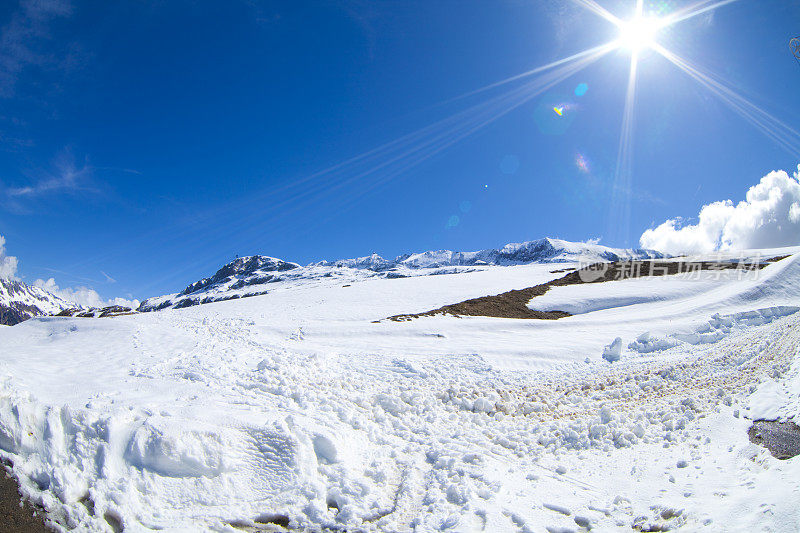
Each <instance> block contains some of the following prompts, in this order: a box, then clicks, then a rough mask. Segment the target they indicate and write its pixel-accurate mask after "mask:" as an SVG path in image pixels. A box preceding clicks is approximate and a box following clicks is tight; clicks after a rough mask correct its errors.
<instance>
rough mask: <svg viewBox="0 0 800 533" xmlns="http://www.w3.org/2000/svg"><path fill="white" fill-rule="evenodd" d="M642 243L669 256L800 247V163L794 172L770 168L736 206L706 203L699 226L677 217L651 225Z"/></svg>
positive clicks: (642, 238)
mask: <svg viewBox="0 0 800 533" xmlns="http://www.w3.org/2000/svg"><path fill="white" fill-rule="evenodd" d="M639 243H640V244H641V245H642V246H643V247H645V248H654V249H656V250H660V251H662V252H666V253H670V254H682V253H703V252H712V251H717V250H726V251H729V250H743V249H751V248H776V247H780V246H794V245H800V165H798V167H797V172H795V173H794V175H793V176H790V175H789V174H788V173H786V172H784V171H782V170H779V171H773V172H770V173H769V174H767V175H766V176H764V177H763V178H761V181H760V182H759V183H758V184H756V185H754V186H752V187H750V189H749V190H748V191H747V195H746V196H745V200H744V201H742V202H739V203H738V204H736V205H734V204H733V202H732V201H731V200H725V201H721V202H713V203H711V204H708V205H705V206H703V207H702V208H701V209H700V214H699V215H698V222H697V224H683V223H682V220H681V219H680V218H676V219H670V220H667V221H666V222H664V223H663V224H661V225H660V226H658V227H656V228H652V229H648V230H647V231H645V232H644V233H643V234H642V236H641V238H640V239H639Z"/></svg>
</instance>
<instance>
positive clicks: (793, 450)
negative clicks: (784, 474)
mask: <svg viewBox="0 0 800 533" xmlns="http://www.w3.org/2000/svg"><path fill="white" fill-rule="evenodd" d="M747 436H748V437H749V438H750V442H752V443H754V444H758V445H760V446H764V447H765V448H766V449H768V450H769V452H770V453H771V454H772V455H773V456H775V457H776V458H777V459H791V458H792V457H795V456H796V455H800V427H798V426H797V424H795V423H794V422H778V421H777V420H756V421H755V422H753V425H752V426H750V429H748V430H747Z"/></svg>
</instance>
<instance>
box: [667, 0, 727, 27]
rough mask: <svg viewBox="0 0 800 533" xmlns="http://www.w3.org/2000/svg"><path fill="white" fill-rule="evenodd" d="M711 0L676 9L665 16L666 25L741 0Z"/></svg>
mask: <svg viewBox="0 0 800 533" xmlns="http://www.w3.org/2000/svg"><path fill="white" fill-rule="evenodd" d="M711 1H712V0H705V1H703V2H698V3H697V4H694V5H692V6H689V7H687V8H685V9H681V10H680V11H676V12H675V13H672V14H671V15H668V16H666V17H664V18H663V19H662V20H663V24H664V26H671V25H673V24H677V23H678V22H682V21H684V20H688V19H690V18H693V17H696V16H698V15H702V14H703V13H708V12H710V11H714V10H715V9H719V8H721V7H723V6H726V5H728V4H732V3H734V2H738V1H739V0H719V1H717V2H714V3H713V4H711ZM709 4H711V5H709Z"/></svg>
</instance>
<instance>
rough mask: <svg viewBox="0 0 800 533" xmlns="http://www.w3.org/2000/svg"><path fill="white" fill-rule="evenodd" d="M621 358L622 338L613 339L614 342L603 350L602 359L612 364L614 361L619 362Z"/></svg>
mask: <svg viewBox="0 0 800 533" xmlns="http://www.w3.org/2000/svg"><path fill="white" fill-rule="evenodd" d="M621 356H622V338H621V337H617V338H616V339H614V342H612V343H611V344H609V345H608V346H606V347H605V348H604V349H603V359H605V360H606V361H608V362H610V363H613V362H614V361H619V358H620V357H621Z"/></svg>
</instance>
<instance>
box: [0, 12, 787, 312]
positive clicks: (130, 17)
mask: <svg viewBox="0 0 800 533" xmlns="http://www.w3.org/2000/svg"><path fill="white" fill-rule="evenodd" d="M599 3H600V4H601V5H602V6H604V7H605V8H607V9H608V10H609V11H611V12H612V13H614V14H615V15H617V16H619V17H623V18H625V17H627V16H628V15H629V14H630V13H631V12H632V10H633V4H634V1H633V0H627V1H608V2H606V1H603V0H600V2H599ZM691 3H692V2H680V1H670V0H660V1H658V2H646V10H649V9H659V10H661V12H662V13H667V12H671V11H674V10H675V9H678V8H680V7H685V6H688V5H691ZM0 27H2V29H1V30H0V31H1V32H2V35H1V36H0V39H2V47H0V142H1V143H2V150H0V235H3V236H5V238H6V241H7V243H6V248H7V250H6V251H7V253H8V254H10V255H15V256H18V257H19V260H20V265H19V271H18V275H20V276H21V277H23V279H25V280H27V281H33V280H34V279H36V278H48V277H55V278H56V280H57V281H58V283H59V285H61V286H70V285H87V284H88V285H90V286H93V287H94V288H95V289H97V290H98V291H99V292H100V293H101V294H102V295H103V296H104V297H111V296H117V295H119V296H122V295H129V294H130V295H133V296H134V297H137V298H145V297H148V296H154V295H158V294H163V293H166V292H173V291H175V290H180V289H181V288H183V287H184V286H185V285H186V284H188V283H189V282H191V281H194V280H196V279H198V278H200V277H202V276H204V275H206V274H209V273H211V272H213V271H214V270H215V269H216V268H217V267H219V266H220V265H221V264H223V263H224V262H227V261H229V260H230V259H232V258H233V256H234V255H235V254H239V255H249V254H256V253H260V254H267V255H272V256H277V257H281V258H284V259H288V260H293V261H298V262H301V263H306V262H310V261H315V260H320V259H336V258H343V257H351V256H357V255H366V254H369V253H372V252H377V253H379V254H381V255H384V256H395V255H397V254H400V253H403V252H410V251H422V250H427V249H440V248H448V249H458V250H473V249H481V248H488V247H496V246H499V245H502V244H504V243H506V242H513V241H522V240H530V239H536V238H539V237H544V236H553V237H560V238H565V239H568V240H586V239H589V238H601V243H603V244H607V245H611V246H625V245H636V243H637V240H638V236H639V235H640V234H641V233H642V231H643V230H645V229H647V228H649V227H651V226H652V225H653V224H658V223H660V222H662V221H663V220H665V219H667V218H671V217H675V216H685V217H691V216H695V215H696V214H697V211H698V208H699V207H700V206H701V205H703V204H706V203H709V202H711V201H714V200H720V199H727V198H731V199H733V200H734V201H737V200H740V199H742V198H743V196H744V193H745V191H746V190H747V188H748V187H749V186H751V185H753V184H754V183H756V182H758V180H759V178H760V177H761V176H763V175H764V174H766V173H767V172H768V171H770V170H773V169H786V170H791V169H794V168H796V166H797V163H798V162H799V161H798V158H797V154H796V153H795V154H792V153H791V150H787V149H785V148H782V147H781V146H779V145H778V144H777V143H775V142H774V141H773V140H772V139H770V138H769V137H768V136H765V135H764V134H763V133H762V132H760V131H759V130H758V129H757V128H755V127H754V126H753V125H752V124H751V123H749V122H748V121H746V120H745V119H743V118H742V117H741V116H740V115H738V114H736V113H735V112H733V111H732V110H731V109H730V108H729V107H727V106H726V105H725V104H724V103H723V102H722V101H721V100H720V99H719V98H717V97H715V95H714V94H713V93H711V92H710V91H709V90H707V89H706V88H704V87H702V86H701V85H700V84H698V83H697V82H696V81H695V80H694V79H692V78H691V77H689V76H688V75H686V74H685V73H684V72H682V71H681V70H679V69H678V68H676V67H675V66H674V65H673V64H672V63H670V62H669V61H667V60H666V59H665V58H663V57H662V56H660V55H658V54H656V53H654V52H646V53H644V55H643V57H642V60H641V62H640V64H639V76H638V89H637V94H638V98H637V102H636V106H635V108H634V113H633V117H634V125H635V129H634V137H633V143H632V152H631V153H632V159H631V166H630V190H629V191H627V192H626V198H628V199H629V201H630V210H631V211H630V213H631V214H630V224H629V227H627V228H626V229H625V230H624V231H619V228H615V227H613V220H614V219H613V217H611V218H609V209H610V205H611V201H612V184H613V183H614V176H615V168H616V166H617V158H618V146H619V138H620V130H621V125H622V117H623V108H624V102H625V94H626V85H627V77H628V68H629V61H630V59H629V56H630V54H629V52H628V51H626V50H617V51H614V52H611V53H609V54H608V55H606V56H604V57H603V58H602V59H600V60H598V61H597V62H596V63H593V64H591V65H589V66H588V67H587V68H586V69H584V70H582V71H580V72H578V73H576V74H574V75H572V76H570V77H568V78H566V79H564V80H563V81H561V82H559V83H557V84H556V85H554V86H553V87H552V88H549V89H548V90H547V91H545V92H543V93H541V94H538V95H536V96H535V97H532V98H530V99H528V100H527V101H525V102H524V103H522V104H521V105H519V106H518V107H516V108H515V109H513V110H511V111H510V112H508V113H507V114H504V115H502V116H500V117H499V118H496V117H497V116H498V115H499V114H500V110H501V108H502V106H503V105H505V103H504V102H507V100H502V98H503V97H504V95H505V94H506V92H505V91H509V90H512V89H513V88H514V87H519V82H517V85H514V84H508V85H504V86H501V87H497V88H495V89H492V90H489V91H486V92H483V93H479V94H474V95H472V96H468V97H466V98H460V99H455V100H454V98H456V97H458V96H460V95H463V94H465V93H468V92H470V91H474V90H475V89H478V88H481V87H483V86H486V85H489V84H492V83H494V82H496V81H498V80H502V79H505V78H507V77H509V76H513V75H516V74H519V73H521V72H525V71H528V70H530V69H532V68H534V67H537V66H539V65H543V64H546V63H549V62H551V61H554V60H557V59H559V58H562V57H566V56H570V55H572V54H575V53H577V52H580V51H582V50H585V49H587V48H591V47H593V46H597V45H601V44H603V43H606V42H608V41H610V40H612V39H614V38H616V35H617V30H616V29H615V27H614V26H612V25H610V24H609V23H608V22H607V21H605V20H603V19H602V18H600V17H598V16H597V15H595V14H593V13H591V12H589V11H588V10H586V9H584V8H582V7H581V6H579V5H577V4H575V3H573V2H568V1H565V2H558V1H557V0H553V1H524V0H507V1H505V0H493V1H484V0H480V1H477V0H476V1H470V0H442V1H429V0H424V1H415V0H408V1H402V2H398V1H375V2H371V1H366V0H352V1H338V2H337V1H330V2H327V1H322V0H320V1H308V2H305V1H296V0H293V1H286V2H281V1H266V0H265V1H257V0H242V1H236V0H231V1H226V2H196V1H192V2H189V1H186V2H182V1H177V0H176V1H170V2H161V1H153V2H150V1H144V0H135V1H129V2H126V1H120V2H101V1H96V2H88V1H80V0H74V1H73V2H72V3H68V2H66V1H60V0H59V1H55V0H40V1H38V2H22V3H18V2H14V1H8V2H3V3H2V4H1V5H0ZM796 34H800V2H796V1H787V0H740V1H738V2H733V3H731V4H729V5H726V6H723V7H720V8H719V9H717V10H715V11H713V12H710V13H709V14H706V15H702V16H697V17H694V18H692V19H689V20H686V21H683V22H681V23H679V24H676V25H675V26H672V27H670V28H669V29H668V30H665V31H664V32H663V34H662V35H660V37H659V39H660V42H662V43H663V44H664V45H665V46H667V47H668V48H669V49H670V50H672V51H674V52H675V53H676V54H679V55H680V56H681V57H683V58H686V59H687V60H690V61H691V62H692V63H693V64H695V65H700V66H702V67H703V68H704V69H707V70H708V71H710V72H714V73H716V74H717V75H719V76H720V78H721V79H723V80H725V82H726V83H727V84H729V85H730V86H731V87H732V88H734V89H735V90H736V91H737V92H738V93H739V94H741V95H743V96H745V97H746V98H747V99H748V100H749V101H750V102H752V103H754V104H756V105H757V106H759V107H760V108H761V109H763V110H765V111H767V112H769V113H771V114H772V115H774V116H776V117H778V118H780V119H781V120H782V121H783V122H785V123H786V124H788V125H790V126H792V127H794V128H796V129H797V128H798V126H800V97H798V90H797V87H798V81H800V64H798V63H797V62H796V61H795V60H794V59H793V58H792V57H791V55H790V53H789V51H788V46H787V45H788V40H789V38H790V37H792V36H794V35H796ZM535 79H536V77H535V76H534V77H529V78H526V79H523V80H522V83H526V82H527V81H531V80H535ZM581 84H585V85H584V86H581V87H580V88H579V85H581ZM576 89H578V91H577V94H582V96H578V95H577V94H576ZM582 89H585V94H583V93H584V91H583V90H582ZM492 99H494V100H492ZM487 102H488V104H487ZM492 102H494V103H492ZM482 105H489V106H495V105H496V107H488V108H485V109H484V108H481V107H480V106H482ZM474 106H479V107H478V108H475V107H474ZM562 106H563V107H564V116H562V117H558V116H557V115H556V114H555V113H554V112H553V108H554V107H562ZM458 113H461V115H458ZM480 113H483V115H480ZM453 115H456V116H457V117H460V118H457V119H456V121H455V122H453V123H446V124H445V125H440V126H439V127H438V129H434V130H430V131H428V133H423V134H421V135H420V136H418V137H415V138H413V139H411V140H410V141H409V142H408V144H406V145H403V146H405V147H406V148H411V149H412V150H414V149H416V148H419V147H420V146H423V148H424V147H425V146H427V147H430V146H431V145H430V144H427V145H426V144H425V143H426V142H428V141H429V140H430V139H431V138H432V136H433V135H436V134H439V133H442V134H443V135H444V137H442V138H443V139H445V140H447V139H451V140H452V139H453V137H452V136H459V137H460V136H461V134H463V133H465V132H467V131H468V130H472V129H475V131H473V132H472V134H471V135H469V136H467V137H465V138H463V139H460V140H459V141H458V142H455V143H449V142H447V143H446V144H447V145H446V146H442V147H441V148H442V149H441V150H436V151H435V152H436V153H434V154H428V153H427V152H424V155H425V156H426V157H417V155H419V154H420V152H413V151H412V152H410V153H409V152H407V151H405V152H404V151H402V150H399V151H386V150H384V151H379V152H377V153H376V154H375V155H374V156H373V157H370V158H367V159H365V160H361V161H356V162H350V163H346V164H345V165H344V166H342V167H340V168H339V169H338V170H335V171H333V172H329V173H327V174H320V175H317V176H314V174H315V173H317V172H320V171H324V170H325V169H329V168H330V167H332V166H334V165H337V164H339V163H343V162H347V161H348V160H350V159H351V158H353V157H355V156H358V155H359V154H364V153H366V152H369V151H370V150H373V149H375V148H377V147H380V146H381V145H383V144H385V143H388V142H391V141H393V140H395V139H398V138H401V137H403V136H404V135H407V134H411V133H413V132H415V131H418V130H420V129H421V128H425V127H427V126H429V125H431V124H434V123H437V121H441V120H444V119H447V118H448V117H451V116H453ZM478 116H486V117H491V118H496V120H493V121H491V122H489V123H488V124H485V125H483V126H482V127H479V128H478V127H475V126H477V124H475V123H474V122H470V121H474V120H478V119H476V117H478ZM448 124H450V125H451V126H452V127H450V128H449V129H448ZM426 139H427V140H426ZM428 155H431V157H427V156H428ZM580 161H582V162H583V163H581V164H578V163H579V162H580ZM584 163H585V164H584ZM582 165H583V168H581V167H582ZM456 217H457V218H456ZM104 273H105V274H104ZM106 275H107V276H108V277H110V278H112V279H113V280H114V281H111V280H109V278H107V277H106Z"/></svg>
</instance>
